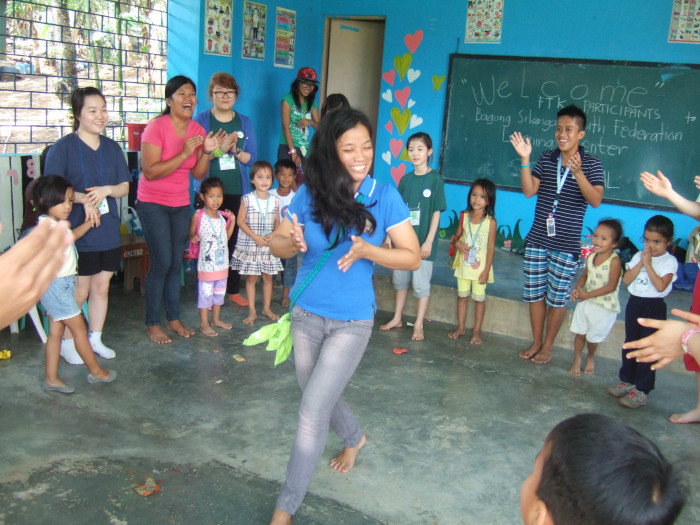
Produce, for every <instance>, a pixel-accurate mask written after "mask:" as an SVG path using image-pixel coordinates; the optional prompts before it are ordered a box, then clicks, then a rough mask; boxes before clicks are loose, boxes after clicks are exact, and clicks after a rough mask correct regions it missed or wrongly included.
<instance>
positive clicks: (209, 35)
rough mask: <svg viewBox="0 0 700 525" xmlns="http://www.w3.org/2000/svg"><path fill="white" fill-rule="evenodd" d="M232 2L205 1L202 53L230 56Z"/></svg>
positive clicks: (223, 0) (228, 0)
mask: <svg viewBox="0 0 700 525" xmlns="http://www.w3.org/2000/svg"><path fill="white" fill-rule="evenodd" d="M232 16H233V0H207V1H206V4H205V8H204V53H205V54H207V55H222V56H227V57H230V56H231V32H232V27H233V22H232Z"/></svg>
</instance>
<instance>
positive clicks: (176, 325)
mask: <svg viewBox="0 0 700 525" xmlns="http://www.w3.org/2000/svg"><path fill="white" fill-rule="evenodd" d="M165 326H167V327H168V330H172V331H173V332H175V333H176V334H177V335H179V336H180V337H184V338H185V339H187V338H189V337H192V336H193V335H194V333H195V332H194V330H192V328H187V327H186V326H185V325H184V324H182V322H181V321H180V320H177V321H168V323H167V324H166V325H165Z"/></svg>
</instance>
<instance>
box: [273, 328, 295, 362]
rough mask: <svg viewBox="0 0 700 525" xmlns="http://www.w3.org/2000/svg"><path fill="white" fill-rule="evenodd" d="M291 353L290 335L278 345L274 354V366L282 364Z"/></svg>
mask: <svg viewBox="0 0 700 525" xmlns="http://www.w3.org/2000/svg"><path fill="white" fill-rule="evenodd" d="M291 353H292V334H291V333H290V334H289V335H288V336H287V338H286V339H285V340H284V341H282V342H281V343H280V346H279V348H278V349H277V353H276V354H275V366H277V365H279V364H280V363H284V362H285V361H286V360H287V359H288V358H289V354H291Z"/></svg>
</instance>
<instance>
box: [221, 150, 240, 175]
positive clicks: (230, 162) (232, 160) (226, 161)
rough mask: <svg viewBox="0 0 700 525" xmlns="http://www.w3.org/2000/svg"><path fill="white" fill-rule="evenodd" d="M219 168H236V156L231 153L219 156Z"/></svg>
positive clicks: (222, 169)
mask: <svg viewBox="0 0 700 525" xmlns="http://www.w3.org/2000/svg"><path fill="white" fill-rule="evenodd" d="M219 169H220V170H221V171H224V170H235V169H236V157H234V156H233V155H229V154H228V153H227V154H226V155H224V156H223V157H219Z"/></svg>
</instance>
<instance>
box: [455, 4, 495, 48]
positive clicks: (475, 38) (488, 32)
mask: <svg viewBox="0 0 700 525" xmlns="http://www.w3.org/2000/svg"><path fill="white" fill-rule="evenodd" d="M504 1H505V0H469V4H467V29H466V30H465V32H464V43H465V44H500V43H501V33H502V28H503V2H504Z"/></svg>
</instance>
